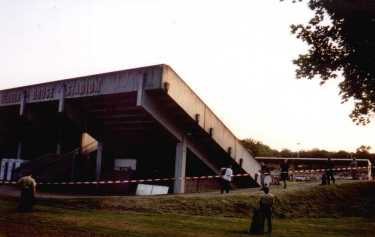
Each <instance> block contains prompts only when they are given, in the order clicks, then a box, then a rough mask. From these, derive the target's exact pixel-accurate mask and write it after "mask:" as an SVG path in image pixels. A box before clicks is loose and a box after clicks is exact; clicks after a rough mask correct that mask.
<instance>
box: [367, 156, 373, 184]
mask: <svg viewBox="0 0 375 237" xmlns="http://www.w3.org/2000/svg"><path fill="white" fill-rule="evenodd" d="M367 167H368V168H367V169H368V170H367V175H368V180H372V163H371V161H370V159H368V160H367Z"/></svg>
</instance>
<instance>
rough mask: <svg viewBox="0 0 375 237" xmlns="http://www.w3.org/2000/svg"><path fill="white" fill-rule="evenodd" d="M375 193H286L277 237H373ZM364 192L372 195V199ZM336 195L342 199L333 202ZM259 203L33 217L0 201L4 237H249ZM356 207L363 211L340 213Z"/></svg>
mask: <svg viewBox="0 0 375 237" xmlns="http://www.w3.org/2000/svg"><path fill="white" fill-rule="evenodd" d="M353 190H354V192H353ZM372 190H375V185H374V184H373V183H365V184H350V185H340V186H332V187H329V188H321V187H317V188H311V189H309V190H304V191H298V192H297V191H296V192H292V193H285V194H283V195H282V194H280V195H279V196H280V197H279V198H278V203H279V205H281V206H280V207H278V208H279V209H278V210H277V212H278V213H277V216H278V217H277V218H275V219H274V232H273V234H272V236H275V237H276V236H284V237H317V236H327V237H346V236H348V237H349V236H361V237H370V236H371V237H373V236H375V218H374V215H370V214H373V212H372V211H373V209H372V208H373V206H374V202H375V199H373V193H374V192H373V191H372ZM369 191H371V192H369ZM345 193H348V194H352V195H351V196H353V199H351V200H349V201H350V202H351V203H352V202H355V201H356V200H357V202H358V201H359V200H360V202H361V203H352V204H351V205H347V204H345V205H346V207H345V205H343V204H340V205H334V203H333V202H332V200H337V198H340V199H339V200H342V198H345V197H346V196H345ZM364 193H368V196H366V195H365V194H364ZM311 195H313V197H312V196H311ZM314 195H315V196H314ZM333 196H336V198H335V199H333V198H332V197H333ZM302 197H303V198H302ZM311 198H313V199H311ZM318 198H324V199H325V200H326V201H327V202H326V204H325V205H323V208H327V207H329V208H328V209H329V210H327V212H323V213H319V212H321V211H322V210H323V209H320V208H318V207H317V205H316V203H318V202H317V201H319V200H317V199H318ZM256 199H257V195H247V196H246V195H244V194H238V195H230V196H213V197H207V198H204V197H178V196H177V197H162V198H123V199H122V198H104V199H99V200H64V201H62V200H59V201H57V200H43V201H39V203H40V204H39V205H37V206H36V208H35V211H34V212H33V213H29V214H24V213H17V212H15V207H16V204H17V203H16V200H13V199H11V198H7V199H2V200H1V201H0V237H2V236H31V237H33V236H57V237H60V236H78V237H79V236H134V237H135V236H137V237H144V236H154V237H156V236H166V237H168V236H182V237H185V236H186V237H187V236H192V237H193V236H194V237H208V236H212V237H213V236H215V237H221V236H248V234H247V233H246V230H247V228H248V226H249V222H250V217H249V216H250V214H249V213H250V211H251V207H252V205H253V204H254V202H256ZM289 199H291V200H289ZM320 201H321V200H320ZM293 203H294V204H293ZM84 204H86V205H84ZM290 205H294V206H293V207H292V206H290ZM335 206H337V207H335ZM356 207H357V209H360V210H362V212H359V211H354V210H353V212H348V210H346V211H345V210H341V211H339V209H338V208H341V209H342V208H349V209H352V208H356ZM280 208H290V209H292V210H284V211H282V212H284V215H280ZM364 209H367V210H364ZM335 210H336V211H335ZM297 213H298V215H297ZM349 213H353V215H349ZM285 216H286V217H287V218H285ZM303 216H307V217H308V218H306V217H305V218H303ZM314 216H315V217H314ZM317 217H319V218H317Z"/></svg>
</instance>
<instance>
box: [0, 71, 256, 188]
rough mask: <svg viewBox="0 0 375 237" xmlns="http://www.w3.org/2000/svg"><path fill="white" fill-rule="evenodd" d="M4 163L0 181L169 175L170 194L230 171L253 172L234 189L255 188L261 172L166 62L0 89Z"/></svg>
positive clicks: (0, 155)
mask: <svg viewBox="0 0 375 237" xmlns="http://www.w3.org/2000/svg"><path fill="white" fill-rule="evenodd" d="M0 158H1V159H2V162H1V170H0V180H1V179H2V180H10V179H15V178H16V177H15V173H17V172H14V171H15V169H16V171H18V174H20V172H21V171H22V170H23V171H25V170H27V169H29V170H30V171H32V172H33V173H34V174H35V175H36V178H37V179H38V180H40V181H45V182H47V181H56V182H57V181H59V182H60V181H61V182H64V181H66V182H68V181H87V180H97V181H101V180H124V179H152V178H156V179H157V178H165V177H170V178H171V179H170V180H171V181H170V182H169V183H167V184H165V183H164V185H167V186H169V187H170V190H173V192H174V193H184V192H191V191H193V190H194V187H195V185H196V183H195V182H192V181H191V180H189V179H185V177H187V176H201V175H215V174H219V172H220V171H219V170H220V167H222V166H225V165H228V164H231V165H233V166H234V170H235V172H236V173H247V174H249V175H248V176H246V177H245V178H243V179H239V180H238V182H237V183H236V182H235V185H239V186H252V185H256V184H257V183H256V181H255V177H256V173H257V172H258V171H259V169H260V166H259V164H258V162H257V161H256V160H255V159H254V158H253V157H252V156H251V155H250V153H249V152H248V151H247V150H246V149H245V148H244V147H243V146H242V144H241V142H240V141H239V139H237V138H236V136H235V135H234V134H233V133H232V132H231V131H230V130H229V129H228V128H227V127H226V126H225V125H224V124H223V122H221V121H220V119H219V118H218V117H217V116H216V115H215V114H214V113H213V112H212V111H211V110H210V109H209V108H208V106H207V105H206V104H205V103H204V102H203V101H202V100H201V99H200V98H199V97H198V96H197V95H196V94H195V93H194V92H193V91H192V90H191V89H190V87H189V86H188V85H187V84H186V83H185V82H184V81H183V80H182V79H181V78H180V77H179V76H178V75H177V74H176V73H175V72H174V71H173V70H172V69H171V68H170V67H169V66H167V65H155V66H148V67H143V68H136V69H130V70H123V71H116V72H109V73H103V74H97V75H91V76H84V77H79V78H73V79H67V80H62V81H55V82H49V83H44V84H39V85H31V86H26V87H20V88H14V89H7V90H2V91H0ZM215 182H217V180H216V181H215ZM200 185H201V186H200V187H201V188H204V186H205V185H206V186H207V187H208V186H210V185H213V183H212V182H207V183H204V182H201V184H200ZM121 190H125V189H123V188H122V189H121Z"/></svg>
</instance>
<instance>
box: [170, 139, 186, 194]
mask: <svg viewBox="0 0 375 237" xmlns="http://www.w3.org/2000/svg"><path fill="white" fill-rule="evenodd" d="M186 153H187V147H186V141H185V140H182V141H181V142H179V143H177V145H176V160H175V172H174V173H175V176H174V177H175V181H174V189H173V192H174V193H184V192H185V173H186Z"/></svg>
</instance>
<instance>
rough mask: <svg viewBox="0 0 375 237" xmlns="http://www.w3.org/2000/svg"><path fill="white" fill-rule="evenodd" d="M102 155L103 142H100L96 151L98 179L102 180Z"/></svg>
mask: <svg viewBox="0 0 375 237" xmlns="http://www.w3.org/2000/svg"><path fill="white" fill-rule="evenodd" d="M102 157H103V143H101V142H99V143H98V149H97V151H96V180H97V181H98V180H100V175H101V172H102Z"/></svg>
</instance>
